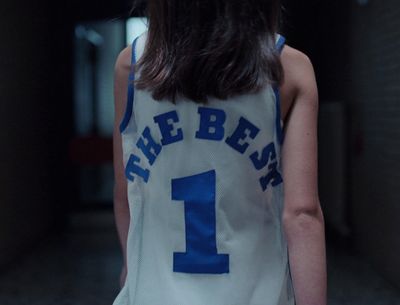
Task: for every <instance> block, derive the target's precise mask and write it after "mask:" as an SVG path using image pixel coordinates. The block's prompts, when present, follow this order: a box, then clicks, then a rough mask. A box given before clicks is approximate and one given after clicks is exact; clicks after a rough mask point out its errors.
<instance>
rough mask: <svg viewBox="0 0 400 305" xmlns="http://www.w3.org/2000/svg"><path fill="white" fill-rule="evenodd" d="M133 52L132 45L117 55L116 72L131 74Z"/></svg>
mask: <svg viewBox="0 0 400 305" xmlns="http://www.w3.org/2000/svg"><path fill="white" fill-rule="evenodd" d="M131 54H132V46H130V45H129V46H127V47H126V48H124V49H123V50H122V51H121V52H120V53H119V54H118V57H117V60H116V62H115V73H116V74H117V75H118V74H125V75H127V74H129V70H130V67H131Z"/></svg>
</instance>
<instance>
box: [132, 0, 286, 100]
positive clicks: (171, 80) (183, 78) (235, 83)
mask: <svg viewBox="0 0 400 305" xmlns="http://www.w3.org/2000/svg"><path fill="white" fill-rule="evenodd" d="M147 15H148V18H149V30H148V39H147V43H146V48H145V51H144V54H143V56H142V57H141V59H140V60H139V62H138V64H137V67H136V68H137V70H140V76H139V77H138V79H137V81H136V86H137V88H139V89H146V90H149V91H150V92H152V96H153V98H154V99H156V100H163V99H166V100H171V101H172V102H175V100H176V98H177V97H183V98H187V99H189V100H193V101H195V102H203V103H205V102H207V100H208V98H209V97H215V98H218V99H222V100H224V99H227V98H229V97H232V96H234V95H238V94H244V93H254V92H257V91H259V90H260V89H261V88H263V87H264V86H265V85H267V84H272V85H278V84H280V83H281V81H282V78H283V69H282V65H281V62H280V58H279V54H278V53H277V51H276V49H275V34H276V32H277V31H278V24H279V18H280V1H279V0H148V3H147Z"/></svg>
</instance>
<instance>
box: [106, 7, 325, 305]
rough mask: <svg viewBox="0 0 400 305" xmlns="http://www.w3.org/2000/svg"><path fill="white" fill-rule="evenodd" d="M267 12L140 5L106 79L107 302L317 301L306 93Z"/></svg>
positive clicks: (301, 62) (312, 150) (314, 102)
mask: <svg viewBox="0 0 400 305" xmlns="http://www.w3.org/2000/svg"><path fill="white" fill-rule="evenodd" d="M279 12H280V3H279V1H278V0H270V1H266V0H185V1H180V0H168V1H165V0H149V1H148V18H149V30H148V32H147V33H145V34H144V35H142V36H140V37H139V38H138V39H136V40H135V41H134V43H133V44H132V46H131V47H129V48H127V49H125V50H123V51H122V52H121V54H120V56H119V58H118V60H117V63H116V69H115V113H116V115H115V132H114V158H115V160H114V162H115V177H116V185H115V196H114V197H115V216H116V223H117V229H118V232H119V237H120V241H121V244H122V250H123V254H124V268H123V270H122V273H121V286H122V290H121V292H120V293H119V295H118V297H117V298H116V300H115V302H114V304H115V305H293V304H297V305H325V304H326V267H325V265H326V262H325V240H324V220H323V215H322V212H321V208H320V204H319V198H318V192H317V111H318V97H317V88H316V82H315V78H314V72H313V68H312V65H311V63H310V61H309V59H308V58H307V57H306V56H305V55H304V54H302V53H301V52H299V51H297V50H295V49H293V48H291V47H289V46H284V38H283V37H282V36H280V35H278V34H277V31H278V22H279V15H280V13H279ZM128 76H129V77H128ZM128 79H129V81H128ZM127 91H128V100H127V101H126V92H127Z"/></svg>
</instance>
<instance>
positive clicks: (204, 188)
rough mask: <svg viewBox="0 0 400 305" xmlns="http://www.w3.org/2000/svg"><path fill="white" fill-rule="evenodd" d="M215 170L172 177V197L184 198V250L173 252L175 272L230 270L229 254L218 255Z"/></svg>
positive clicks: (220, 271)
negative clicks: (176, 177) (182, 176)
mask: <svg viewBox="0 0 400 305" xmlns="http://www.w3.org/2000/svg"><path fill="white" fill-rule="evenodd" d="M215 180H216V178H215V171H209V172H206V173H202V174H199V175H194V176H190V177H184V178H179V179H173V180H172V200H180V201H182V200H183V201H184V204H185V229H186V252H184V253H181V252H174V264H173V270H174V272H184V273H208V274H221V273H229V255H228V254H218V252H217V244H216V232H215V231H216V230H215V229H216V219H215V183H216V181H215Z"/></svg>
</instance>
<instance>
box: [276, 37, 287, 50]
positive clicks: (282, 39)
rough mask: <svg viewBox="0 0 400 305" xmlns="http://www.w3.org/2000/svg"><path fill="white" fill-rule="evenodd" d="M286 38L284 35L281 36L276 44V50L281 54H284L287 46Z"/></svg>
mask: <svg viewBox="0 0 400 305" xmlns="http://www.w3.org/2000/svg"><path fill="white" fill-rule="evenodd" d="M285 42H286V38H285V37H283V36H282V35H279V39H278V42H277V43H276V49H277V50H278V52H279V54H280V53H282V50H283V47H284V46H285Z"/></svg>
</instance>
